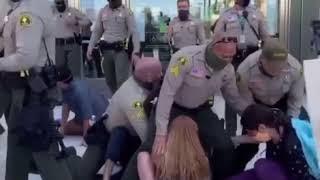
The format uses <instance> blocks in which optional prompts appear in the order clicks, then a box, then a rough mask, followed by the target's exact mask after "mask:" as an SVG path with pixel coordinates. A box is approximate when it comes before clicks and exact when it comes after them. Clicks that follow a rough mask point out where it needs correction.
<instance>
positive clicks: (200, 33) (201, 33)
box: [197, 20, 206, 45]
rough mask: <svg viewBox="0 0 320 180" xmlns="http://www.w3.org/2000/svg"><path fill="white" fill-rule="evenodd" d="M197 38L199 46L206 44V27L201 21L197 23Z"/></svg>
mask: <svg viewBox="0 0 320 180" xmlns="http://www.w3.org/2000/svg"><path fill="white" fill-rule="evenodd" d="M197 36H198V40H199V44H200V45H201V44H205V42H206V35H205V32H204V25H203V22H202V21H200V20H199V22H198V23H197Z"/></svg>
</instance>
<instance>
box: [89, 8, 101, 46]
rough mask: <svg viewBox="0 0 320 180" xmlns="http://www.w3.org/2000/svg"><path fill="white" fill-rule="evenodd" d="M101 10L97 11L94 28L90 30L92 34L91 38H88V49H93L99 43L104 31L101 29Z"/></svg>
mask: <svg viewBox="0 0 320 180" xmlns="http://www.w3.org/2000/svg"><path fill="white" fill-rule="evenodd" d="M103 10H104V9H103V8H102V9H101V10H100V11H99V13H98V17H97V19H96V22H95V25H94V28H93V30H92V34H91V38H90V42H89V46H88V49H89V50H90V49H93V47H94V46H95V44H96V43H97V42H98V41H99V39H100V38H101V36H102V34H103V32H104V29H103V25H102V20H101V18H102V12H103Z"/></svg>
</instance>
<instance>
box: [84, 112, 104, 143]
mask: <svg viewBox="0 0 320 180" xmlns="http://www.w3.org/2000/svg"><path fill="white" fill-rule="evenodd" d="M106 119H107V117H102V118H101V119H99V120H98V121H97V122H96V123H95V124H94V125H93V126H91V127H90V128H89V129H88V131H87V134H86V136H85V137H84V140H85V141H86V143H87V144H88V145H98V146H101V147H107V146H108V141H109V138H110V133H109V132H108V131H107V129H106V127H105V125H104V121H105V120H106Z"/></svg>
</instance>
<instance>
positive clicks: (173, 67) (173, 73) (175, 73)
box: [170, 65, 180, 77]
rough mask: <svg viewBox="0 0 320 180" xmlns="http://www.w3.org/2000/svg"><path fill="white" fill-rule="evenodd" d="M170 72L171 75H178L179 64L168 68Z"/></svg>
mask: <svg viewBox="0 0 320 180" xmlns="http://www.w3.org/2000/svg"><path fill="white" fill-rule="evenodd" d="M170 72H171V74H172V75H173V76H175V77H178V76H179V75H180V66H179V65H174V66H172V67H171V68H170Z"/></svg>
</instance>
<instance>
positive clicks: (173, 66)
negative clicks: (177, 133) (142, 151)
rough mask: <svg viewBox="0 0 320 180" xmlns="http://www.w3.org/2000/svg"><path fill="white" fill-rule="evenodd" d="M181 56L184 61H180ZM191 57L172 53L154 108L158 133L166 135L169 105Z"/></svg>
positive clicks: (188, 68) (181, 81)
mask: <svg viewBox="0 0 320 180" xmlns="http://www.w3.org/2000/svg"><path fill="white" fill-rule="evenodd" d="M181 58H184V59H185V63H181V60H182V59H181ZM191 64H192V62H191V59H189V58H188V57H186V56H183V54H181V52H178V53H176V54H174V55H173V56H172V58H171V61H170V64H169V67H168V70H167V72H166V75H165V77H164V80H163V84H162V87H161V90H160V95H159V101H158V105H157V109H156V126H157V132H156V133H157V134H158V135H166V134H167V127H168V122H169V116H170V111H171V107H172V104H173V101H174V97H175V95H176V93H177V91H178V89H179V88H180V87H181V85H182V83H183V81H184V78H185V76H186V74H187V73H188V72H189V71H190V67H191Z"/></svg>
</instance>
